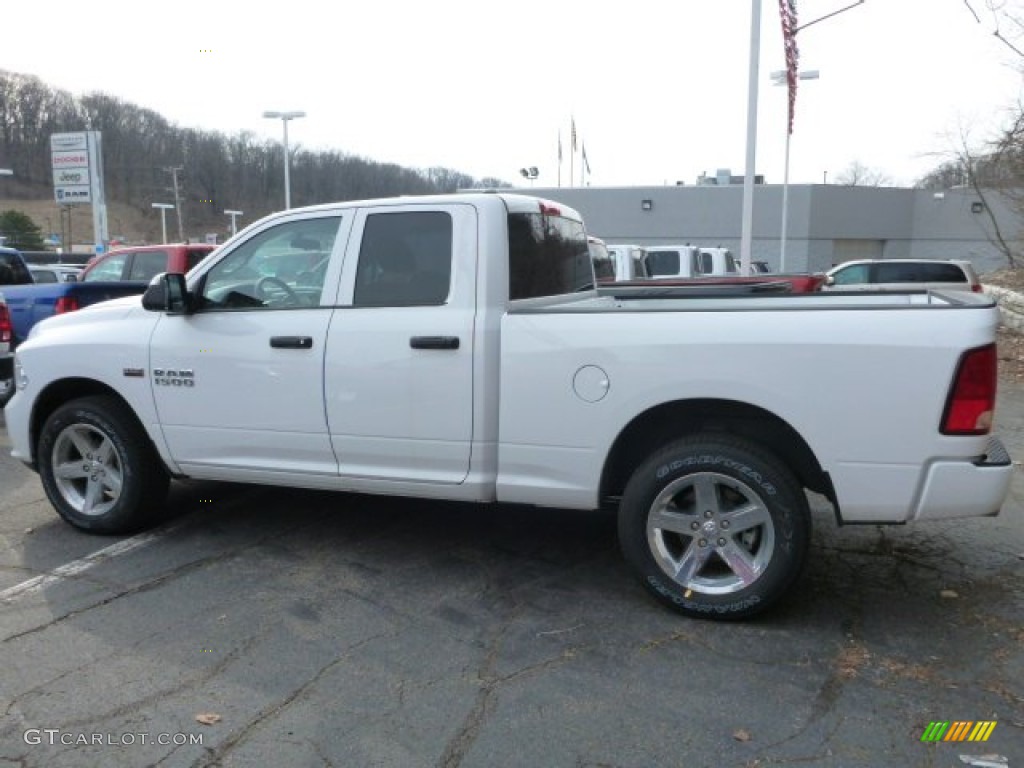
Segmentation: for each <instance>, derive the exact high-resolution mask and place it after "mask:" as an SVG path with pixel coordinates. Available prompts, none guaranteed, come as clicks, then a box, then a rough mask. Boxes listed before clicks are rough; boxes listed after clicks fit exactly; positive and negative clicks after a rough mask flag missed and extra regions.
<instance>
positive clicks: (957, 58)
mask: <svg viewBox="0 0 1024 768" xmlns="http://www.w3.org/2000/svg"><path fill="white" fill-rule="evenodd" d="M850 2H853V0H838V2H833V0H798V3H797V4H798V10H799V14H800V19H799V21H800V23H806V22H808V21H812V20H814V19H816V18H819V17H821V16H824V15H826V14H828V13H830V12H832V11H835V10H837V9H839V8H842V7H843V6H845V5H848V4H849V3H850ZM1015 2H1016V0H1015ZM972 3H973V4H975V5H976V6H978V7H979V10H980V8H981V6H982V4H983V0H972ZM750 17H751V2H750V0H631V2H627V3H597V2H593V0H590V1H589V2H584V1H583V0H543V1H542V0H517V1H516V2H514V3H510V2H495V1H494V0H433V2H429V1H427V0H371V1H369V2H358V3H350V2H337V3H333V4H330V3H325V2H317V1H314V0H289V2H286V3H275V4H269V3H267V4H264V3H253V2H252V1H251V0H249V1H248V2H244V3H243V2H234V1H232V0H204V1H202V2H199V1H198V0H175V2H168V3H142V2H136V1H134V0H133V1H132V2H128V1H127V0H94V1H93V2H91V3H86V2H80V1H79V0H75V1H74V2H72V1H71V0H47V2H31V1H26V2H22V1H21V0H19V1H18V2H6V3H4V6H3V11H2V21H3V28H4V35H3V40H2V43H0V69H6V70H8V71H13V72H20V73H23V74H30V75H36V76H38V77H40V78H41V79H43V80H44V81H45V82H47V83H48V84H50V85H51V86H54V87H57V88H62V89H65V90H69V91H71V92H72V93H74V94H76V95H82V94H84V93H88V92H91V91H103V92H105V93H109V94H112V95H115V96H118V97H120V98H122V99H125V100H127V101H130V102H133V103H135V104H137V105H139V106H141V107H145V108H149V109H152V110H155V111H156V112H159V113H160V114H162V115H164V116H165V117H166V118H168V119H169V120H170V121H172V122H174V123H177V124H178V125H180V126H190V127H197V128H204V129H210V130H218V131H223V132H225V133H229V134H233V133H236V132H238V131H241V130H246V131H252V132H253V133H255V134H257V135H259V136H261V137H267V138H274V139H280V137H281V122H280V120H268V119H264V118H262V117H261V115H262V113H263V111H265V110H293V109H299V110H304V111H305V112H306V113H307V117H306V118H304V119H301V120H297V121H295V122H293V123H291V124H290V129H289V137H290V141H291V144H292V146H293V147H295V146H296V145H298V146H300V147H302V148H305V149H310V150H317V149H332V150H338V151H341V152H345V153H349V154H354V155H359V156H362V157H366V158H369V159H373V160H377V161H382V162H394V163H398V164H400V165H404V166H408V167H413V168H427V167H431V166H444V167H448V168H453V169H456V170H459V171H462V172H464V173H467V174H470V175H471V176H474V177H477V178H482V177H496V178H499V179H503V180H505V181H509V182H511V183H522V181H523V180H522V179H521V177H520V176H519V169H520V168H521V167H523V166H536V167H537V168H538V169H539V171H540V178H539V179H538V182H537V184H538V185H540V186H555V185H557V183H558V170H559V169H558V157H557V152H558V137H559V132H561V139H562V144H563V150H564V156H563V163H562V169H561V183H562V185H568V184H569V183H570V182H569V161H570V136H569V127H570V119H571V118H572V117H574V118H575V123H576V132H577V142H578V144H579V143H582V144H584V145H585V146H586V151H587V156H588V161H589V164H590V168H591V175H590V176H589V178H588V179H587V181H588V182H589V183H590V184H592V185H593V186H633V185H648V184H665V183H668V184H674V183H675V182H676V181H677V180H681V181H685V182H686V183H687V184H692V183H694V181H695V179H696V177H697V176H698V175H700V174H701V173H702V172H707V173H709V174H713V173H714V172H715V170H716V169H717V168H730V169H732V172H733V173H734V174H742V173H743V170H744V166H745V156H746V119H747V118H746V114H747V94H748V90H747V87H748V71H749V50H750ZM992 29H993V25H992V22H991V20H990V19H989V18H988V17H983V18H982V23H981V24H978V23H977V22H976V21H975V19H974V17H973V16H972V15H971V13H970V11H969V10H968V7H967V5H966V4H965V2H964V0H866V2H865V3H864V4H862V5H859V6H857V7H855V8H853V9H851V10H849V11H846V12H844V13H842V14H840V15H838V16H835V17H834V18H831V19H828V20H825V21H822V22H821V23H819V24H814V25H812V26H810V27H809V28H807V29H804V30H802V31H801V32H800V33H799V35H798V38H797V39H798V43H799V47H800V53H801V68H802V69H817V70H819V71H820V73H821V76H820V79H818V80H814V81H807V82H804V83H801V88H800V92H799V95H798V98H797V106H796V120H795V129H794V133H793V136H792V143H791V159H790V181H791V183H818V182H821V181H823V180H824V179H825V177H826V174H827V176H828V180H829V181H832V180H834V179H835V178H836V177H837V176H838V175H839V174H840V173H841V172H842V171H843V170H844V169H845V168H847V167H848V166H849V165H850V164H851V163H852V162H853V161H858V162H860V163H861V164H863V165H864V166H867V167H869V168H871V169H873V170H877V171H880V172H883V173H885V174H887V175H888V176H889V177H890V178H891V179H892V180H893V181H894V182H896V183H898V184H907V185H910V184H912V183H913V182H914V181H915V180H916V179H917V178H919V177H920V176H922V175H923V174H924V173H926V172H927V171H928V170H930V169H932V168H933V167H935V166H936V165H937V164H938V163H940V162H941V160H942V155H943V154H946V155H948V153H949V152H950V150H951V149H952V148H953V147H954V146H955V143H956V142H955V137H956V136H957V135H959V133H960V132H961V131H968V132H969V133H970V135H971V136H972V137H974V138H976V139H977V140H981V139H984V138H986V137H987V136H990V135H991V134H992V132H993V131H994V130H995V128H997V127H998V126H1000V125H1002V124H1005V123H1006V120H1007V110H1008V109H1009V108H1011V107H1013V105H1015V104H1016V103H1017V100H1018V98H1019V97H1020V95H1021V75H1020V71H1019V67H1020V65H1021V64H1024V59H1021V58H1020V57H1018V56H1015V55H1014V54H1013V53H1012V51H1010V49H1009V48H1007V47H1006V46H1005V45H1003V44H1002V43H1000V42H999V40H997V39H996V38H995V37H994V36H993V35H992ZM760 44H761V57H760V76H759V78H758V82H759V83H760V89H759V90H760V99H759V109H758V140H757V172H758V173H762V174H764V175H765V177H766V180H767V181H768V182H769V183H780V182H781V181H782V177H783V170H784V145H785V132H786V117H785V108H786V98H785V89H784V88H782V87H775V86H773V85H771V82H770V79H769V74H770V72H771V71H773V70H778V69H781V68H783V66H784V62H783V53H782V33H781V27H780V20H779V8H778V2H776V0H765V1H764V2H763V5H762V25H761V36H760ZM579 169H580V158H579V154H578V153H577V154H576V156H575V158H574V170H575V173H574V177H573V180H574V183H575V184H577V185H578V184H579V183H580V181H579V173H580V171H579Z"/></svg>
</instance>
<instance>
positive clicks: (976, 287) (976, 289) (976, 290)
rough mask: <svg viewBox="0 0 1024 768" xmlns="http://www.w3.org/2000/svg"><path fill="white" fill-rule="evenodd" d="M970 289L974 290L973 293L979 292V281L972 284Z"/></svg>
mask: <svg viewBox="0 0 1024 768" xmlns="http://www.w3.org/2000/svg"><path fill="white" fill-rule="evenodd" d="M971 290H972V291H974V293H981V292H982V290H981V283H975V284H974V285H972V286H971Z"/></svg>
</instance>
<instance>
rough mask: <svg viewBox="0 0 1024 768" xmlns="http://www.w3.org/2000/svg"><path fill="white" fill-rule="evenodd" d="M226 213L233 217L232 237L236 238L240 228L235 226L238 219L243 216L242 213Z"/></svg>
mask: <svg viewBox="0 0 1024 768" xmlns="http://www.w3.org/2000/svg"><path fill="white" fill-rule="evenodd" d="M224 213H226V214H227V215H228V216H230V217H231V236H232V237H234V236H235V233H236V232H238V227H237V226H236V225H235V221H236V217H238V216H241V215H242V211H224Z"/></svg>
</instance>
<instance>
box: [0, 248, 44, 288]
mask: <svg viewBox="0 0 1024 768" xmlns="http://www.w3.org/2000/svg"><path fill="white" fill-rule="evenodd" d="M33 282H35V281H34V280H33V279H32V273H31V272H29V271H28V267H26V266H25V262H24V261H23V260H22V258H21V255H20V254H17V253H0V285H28V284H29V283H33Z"/></svg>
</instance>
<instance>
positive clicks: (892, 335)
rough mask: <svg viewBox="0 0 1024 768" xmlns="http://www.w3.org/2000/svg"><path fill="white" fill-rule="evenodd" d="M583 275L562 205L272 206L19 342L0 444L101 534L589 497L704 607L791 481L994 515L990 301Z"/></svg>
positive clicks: (738, 583)
mask: <svg viewBox="0 0 1024 768" xmlns="http://www.w3.org/2000/svg"><path fill="white" fill-rule="evenodd" d="M593 283H594V275H593V269H592V266H591V260H590V257H589V254H588V249H587V235H586V231H585V228H584V225H583V222H582V221H581V219H580V217H579V215H578V214H577V213H576V212H575V211H572V210H570V209H568V208H565V207H564V206H560V205H558V204H556V203H551V202H548V201H544V200H540V199H538V198H533V197H527V196H517V195H506V194H492V193H465V194H458V195H449V196H435V197H419V198H413V197H410V198H394V199H386V200H376V201H367V202H350V203H338V204H332V205H323V206H317V207H312V208H305V209H296V210H290V211H285V212H282V213H278V214H275V215H273V216H270V217H268V218H265V219H263V220H262V221H259V222H257V223H255V224H253V225H251V226H250V227H248V228H247V229H245V230H244V231H242V232H240V233H239V234H238V235H237V236H235V237H234V238H232V240H230V241H229V242H228V243H226V244H225V245H224V246H223V247H222V248H221V249H220V250H219V251H218V253H217V254H215V255H213V256H211V257H210V258H208V259H207V260H206V261H204V262H203V263H202V264H201V265H199V266H198V267H197V268H195V269H194V270H192V271H191V272H190V273H189V274H188V276H187V278H186V277H185V276H183V275H178V274H166V275H162V276H158V277H157V278H156V279H155V280H154V282H153V283H152V284H151V285H150V287H149V289H148V290H147V291H146V294H145V295H144V296H143V297H142V298H141V300H140V298H138V297H129V298H124V299H116V300H113V301H110V302H105V303H102V304H98V305H95V306H93V307H89V308H86V309H84V310H82V311H79V312H75V313H72V314H69V315H63V316H59V317H54V318H52V319H48V320H45V321H44V322H42V323H41V324H40V325H38V326H37V327H36V328H35V330H34V331H33V333H32V334H31V336H30V338H29V339H28V341H26V342H25V343H24V344H22V345H21V346H20V347H19V349H18V351H17V355H16V363H15V369H16V370H15V378H16V384H17V392H16V394H15V396H14V398H13V400H12V401H11V403H10V404H9V406H8V407H7V409H6V419H7V429H8V431H9V433H10V436H11V441H12V444H13V452H12V453H13V455H14V456H15V457H16V458H18V459H20V460H21V461H23V462H25V463H26V464H28V465H29V466H30V467H32V468H34V469H36V470H37V471H38V472H39V474H40V476H41V479H42V484H43V487H44V488H45V491H46V493H47V495H48V497H49V499H50V501H51V503H52V504H53V505H54V507H55V508H56V509H57V512H58V513H59V514H60V515H61V516H62V517H63V518H64V519H65V520H67V521H68V522H69V523H71V524H72V525H74V526H77V527H78V528H81V529H84V530H88V531H95V532H103V533H120V532H126V531H129V530H133V529H137V528H139V527H141V526H143V525H145V524H146V523H147V522H149V521H150V520H151V519H152V517H151V513H152V512H153V510H154V509H159V508H160V507H161V502H162V499H163V498H164V493H165V491H166V488H167V484H168V480H169V478H178V477H191V478H205V479H213V480H227V481H237V482H251V483H264V484H272V485H282V486H295V487H303V488H318V489H335V490H339V491H358V492H367V493H378V494H393V495H399V496H416V497H429V498H435V499H458V500H464V501H475V502H495V501H498V502H512V503H520V504H530V505H539V506H545V507H555V508H574V509H598V508H600V507H602V506H604V505H616V506H617V508H618V520H619V524H618V527H619V536H620V540H621V545H622V549H623V552H624V555H625V558H626V559H627V560H628V562H629V563H630V564H631V566H632V567H633V568H634V570H635V572H636V573H637V574H638V576H639V578H640V580H641V581H642V583H643V584H644V585H645V586H646V587H647V589H649V590H650V591H651V592H652V593H653V594H654V595H655V596H657V597H658V598H660V599H661V600H662V601H664V602H665V603H667V604H668V605H670V606H672V607H674V608H675V609H677V610H679V611H681V612H682V613H685V614H690V615H697V616H713V617H734V618H735V617H742V616H748V615H751V614H754V613H756V612H758V611H760V610H763V609H764V608H766V607H767V606H769V605H770V604H771V603H772V602H774V601H775V600H776V599H777V598H779V597H780V596H781V595H782V594H783V593H784V592H785V591H786V589H787V588H788V587H789V586H790V584H791V583H792V582H793V580H794V579H795V578H796V577H797V575H798V573H799V571H800V569H801V566H802V565H803V563H804V560H805V558H806V553H807V549H808V543H809V541H810V527H811V520H810V514H809V504H808V498H807V495H806V493H805V489H810V490H813V491H816V492H818V493H821V494H824V495H825V496H826V497H828V498H829V499H831V501H832V503H833V505H834V507H835V514H836V516H837V519H838V521H839V522H841V523H905V522H917V521H927V520H935V519H942V518H952V517H965V516H983V515H994V514H997V512H998V510H999V508H1000V506H1001V504H1002V503H1003V500H1004V498H1005V496H1006V494H1007V491H1008V485H1009V482H1010V476H1011V473H1012V466H1011V461H1010V457H1009V456H1008V455H1007V453H1006V451H1005V449H1004V448H1003V446H1002V444H1001V443H1000V442H999V440H998V439H997V438H996V437H995V436H993V435H991V434H990V431H991V426H992V420H993V407H994V401H995V391H996V348H995V343H994V341H995V332H996V325H997V322H998V315H997V310H996V308H995V305H994V304H993V303H992V302H991V301H990V300H989V299H988V298H986V297H984V296H981V295H975V294H967V293H950V294H948V295H945V294H938V293H930V292H918V293H907V294H878V295H871V294H857V295H844V294H839V293H829V294H820V293H814V294H800V295H786V294H776V295H764V296H751V295H736V296H715V295H708V296H704V297H701V296H699V295H695V296H691V297H689V298H664V297H660V296H659V295H658V294H657V292H655V293H653V294H651V295H649V296H641V297H636V298H622V297H620V296H615V295H604V293H603V292H599V291H595V290H592V286H593ZM491 509H495V510H496V509H499V508H497V507H492V508H491ZM487 510H488V508H487V507H481V510H480V513H481V514H488V511H487Z"/></svg>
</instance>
